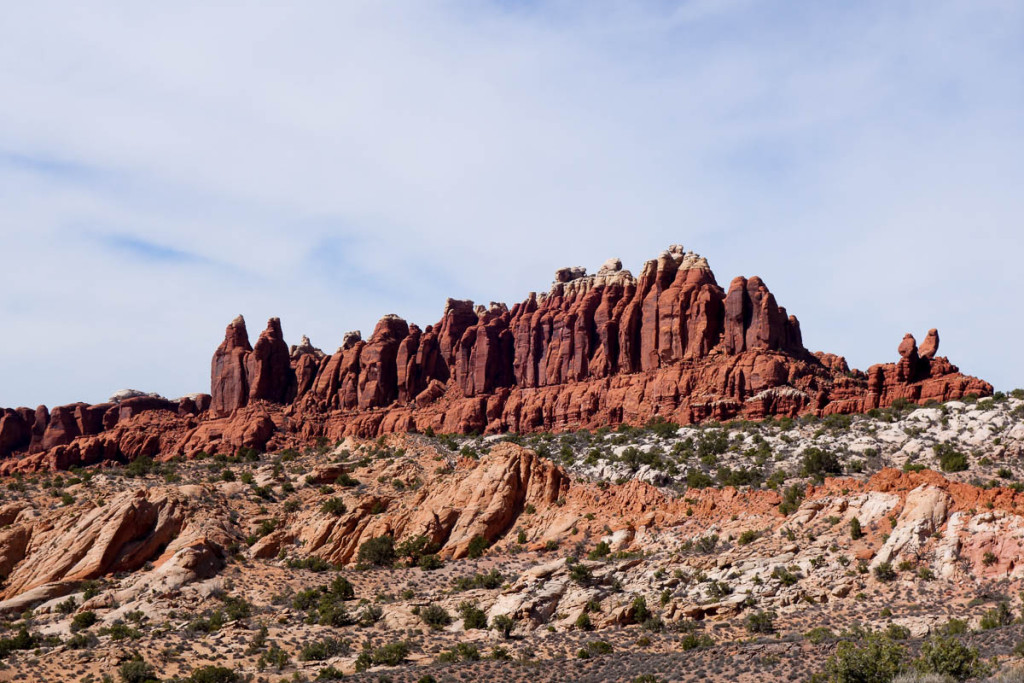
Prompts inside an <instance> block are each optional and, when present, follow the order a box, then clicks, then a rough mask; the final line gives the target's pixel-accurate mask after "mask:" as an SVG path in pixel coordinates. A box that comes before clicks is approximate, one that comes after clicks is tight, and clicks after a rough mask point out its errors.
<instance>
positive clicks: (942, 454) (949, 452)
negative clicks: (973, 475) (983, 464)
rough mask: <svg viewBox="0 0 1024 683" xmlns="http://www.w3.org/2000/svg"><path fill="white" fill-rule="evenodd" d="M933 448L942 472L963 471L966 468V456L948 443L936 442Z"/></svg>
mask: <svg viewBox="0 0 1024 683" xmlns="http://www.w3.org/2000/svg"><path fill="white" fill-rule="evenodd" d="M934 450H935V457H937V458H938V459H939V467H941V468H942V471H943V472H963V471H964V470H966V469H967V456H966V455H964V454H963V453H961V452H960V451H958V450H956V449H955V448H953V447H952V446H951V445H949V444H948V443H940V444H936V445H935V446H934Z"/></svg>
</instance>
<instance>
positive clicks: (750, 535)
mask: <svg viewBox="0 0 1024 683" xmlns="http://www.w3.org/2000/svg"><path fill="white" fill-rule="evenodd" d="M760 535H761V534H759V533H758V532H756V531H754V530H753V529H747V530H746V531H744V532H743V533H742V534H740V537H739V539H738V540H737V541H736V542H737V543H739V544H740V545H750V544H751V543H753V542H754V541H756V540H757V538H758V536H760Z"/></svg>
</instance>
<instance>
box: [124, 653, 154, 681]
mask: <svg viewBox="0 0 1024 683" xmlns="http://www.w3.org/2000/svg"><path fill="white" fill-rule="evenodd" d="M117 675H118V676H119V677H120V678H121V681H122V683H157V682H158V681H159V680H160V679H158V678H157V677H156V670H155V669H153V667H152V666H150V665H149V664H148V663H147V662H146V660H144V659H143V658H142V657H141V656H139V655H138V654H136V655H135V656H134V657H132V658H131V659H129V660H128V661H127V662H125V663H123V664H122V665H121V666H119V667H118V669H117Z"/></svg>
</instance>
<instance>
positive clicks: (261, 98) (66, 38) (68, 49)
mask: <svg viewBox="0 0 1024 683" xmlns="http://www.w3.org/2000/svg"><path fill="white" fill-rule="evenodd" d="M8 14H9V15H10V17H9V19H10V21H7V22H5V24H4V26H2V27H0V60H3V63H5V64H12V65H17V67H18V68H14V69H3V70H0V91H2V92H4V93H5V100H6V101H7V102H9V103H12V106H7V107H3V108H0V150H4V152H3V153H2V154H0V244H2V245H3V253H4V254H5V255H8V257H7V258H6V259H5V263H4V268H3V269H2V270H0V273H2V274H0V285H2V286H0V324H2V325H3V326H4V329H5V330H7V331H10V332H8V334H6V335H4V336H3V337H2V338H0V405H16V404H35V403H40V402H45V403H48V404H51V405H52V404H56V403H62V402H68V401H72V400H78V399H82V400H90V401H95V400H102V399H104V398H105V397H106V396H107V395H108V394H109V393H110V392H111V391H113V390H115V389H118V388H121V387H124V386H134V387H137V388H141V389H146V390H155V391H160V392H162V393H165V394H168V395H176V394H182V393H186V392H189V391H196V390H203V389H205V388H206V387H207V385H208V381H209V378H208V365H207V363H208V361H209V356H210V354H211V353H212V350H213V349H214V348H215V346H216V345H217V343H219V341H220V335H221V334H222V331H223V326H224V325H225V324H226V323H227V322H228V321H229V320H230V319H231V318H232V317H234V315H236V314H238V313H239V312H242V313H244V314H245V315H246V318H247V320H248V322H249V327H250V331H251V333H252V334H253V336H255V334H256V333H257V332H258V330H259V329H260V328H261V327H262V324H263V322H264V321H265V320H266V318H267V317H270V316H271V315H279V316H281V317H282V319H283V322H284V330H285V334H286V337H287V338H288V340H289V341H292V342H294V341H296V340H297V339H298V337H299V335H300V334H303V333H306V334H309V335H310V337H311V339H312V340H313V342H314V343H315V344H318V345H320V346H322V347H323V348H325V349H326V350H328V351H331V350H333V348H334V347H336V346H337V344H339V343H340V341H341V336H342V334H343V333H344V332H345V331H347V330H349V329H356V328H358V329H362V330H363V332H364V334H368V333H369V331H370V330H372V328H373V325H374V323H375V322H376V320H377V318H378V317H379V316H380V315H382V314H384V313H388V312H396V313H399V314H400V315H403V316H405V317H407V318H409V319H411V320H413V321H415V322H418V323H420V324H421V325H422V324H429V323H433V322H435V321H436V320H437V319H438V318H439V316H440V313H441V310H442V307H443V303H444V299H445V297H447V296H453V297H458V298H472V299H474V300H476V301H480V302H484V303H486V302H488V301H491V300H505V301H507V302H509V303H512V302H514V301H517V300H521V299H522V298H524V297H525V295H526V293H527V292H528V291H531V290H538V289H544V288H546V287H547V283H548V282H549V281H550V278H551V273H552V271H553V270H554V269H555V268H557V267H559V266H562V265H568V264H573V265H575V264H579V265H586V266H589V267H590V268H592V269H593V268H595V267H597V266H598V265H599V264H600V263H601V262H602V261H604V260H605V259H606V258H608V257H609V256H619V257H621V258H622V259H623V260H624V262H625V263H626V266H627V267H630V268H632V269H634V270H637V269H639V267H640V266H641V265H642V262H643V260H644V259H646V258H651V257H653V256H654V255H656V254H657V252H658V251H659V250H660V249H662V248H664V247H665V246H667V245H668V244H670V243H673V242H682V243H683V244H685V245H686V247H687V248H691V249H694V250H697V251H699V252H701V253H704V254H705V255H707V256H708V258H709V259H710V261H711V265H712V267H713V268H714V269H715V272H716V273H717V275H718V277H719V278H720V279H721V281H722V282H721V284H723V285H727V284H728V279H729V278H731V277H732V276H734V275H739V274H744V275H753V274H760V275H762V276H763V277H764V279H765V281H766V282H767V283H768V285H769V286H770V287H771V288H772V290H773V291H774V292H775V293H776V296H777V298H778V300H779V301H780V303H782V304H783V305H785V306H786V307H787V309H788V310H789V311H790V312H792V313H794V314H796V315H797V316H798V317H799V318H800V319H801V321H802V323H803V329H804V333H805V342H806V343H807V345H808V346H809V347H811V348H813V349H825V350H829V351H834V352H837V353H842V354H845V355H846V356H847V358H848V359H849V360H850V362H851V363H852V364H853V365H856V366H859V367H866V366H867V365H868V364H870V363H873V362H879V361H885V360H891V359H893V357H894V355H895V345H896V344H897V342H898V341H899V339H900V338H901V337H902V335H903V333H904V332H906V331H912V332H914V333H915V334H918V335H921V334H923V333H924V332H925V331H926V330H927V329H928V328H929V327H932V326H937V327H939V329H940V332H941V333H942V338H943V346H942V349H941V352H942V353H948V355H949V356H950V357H951V358H952V359H953V360H954V362H957V363H959V364H960V365H961V367H962V368H963V369H964V370H965V371H968V372H971V373H975V374H978V375H980V376H983V377H985V378H986V379H989V380H991V381H993V382H995V383H996V384H997V385H999V386H1000V387H1010V386H1015V385H1024V360H1021V358H1020V357H1019V354H1017V353H1016V348H1013V346H1014V344H1013V342H1012V341H1011V340H1014V339H1020V338H1022V337H1024V322H1022V320H1021V319H1020V317H1019V316H1015V315H1012V314H1010V312H1009V311H1008V307H1012V304H1011V303H1010V302H1011V301H1012V299H1011V298H1010V297H1011V296H1012V294H1011V293H1013V292H1016V291H1019V290H1020V288H1021V286H1022V285H1024V276H1022V275H1021V274H1020V273H1021V270H1020V268H1019V267H1018V266H1017V264H1016V260H1017V256H1016V255H1017V254H1019V253H1021V249H1022V247H1024V231H1022V230H1020V229H1019V227H1018V223H1019V220H1020V219H1019V216H1020V215H1021V214H1022V210H1024V199H1022V197H1021V193H1020V192H1019V190H1018V188H1019V187H1020V186H1021V185H1022V182H1024V168H1022V163H1021V161H1020V159H1022V158H1024V154H1022V152H1024V120H1022V119H1021V117H1020V116H1019V112H1020V111H1021V110H1022V106H1024V82H1022V81H1021V79H1020V78H1019V75H1018V74H1017V67H1016V65H1018V64H1020V63H1021V62H1022V61H1024V28H1022V27H1024V21H1022V19H1024V9H1022V8H1020V7H1019V6H1018V5H1017V4H1015V3H1006V2H936V3H929V4H928V5H927V6H923V5H914V4H904V3H882V2H877V3H866V4H861V5H857V6H855V7H852V6H849V5H848V4H845V3H830V2H825V3H815V4H813V5H793V4H788V3H770V2H757V1H753V0H750V1H745V0H737V1H735V2H713V3H711V2H703V1H700V2H664V1H653V0H652V1H651V2H640V3H636V2H612V1H607V2H604V1H599V2H593V3H585V4H582V5H581V4H579V3H567V2H530V3H507V2H496V3H493V4H481V3H468V2H458V1H454V0H453V1H446V2H418V1H417V2H411V1H410V2H404V3H403V2H399V3H398V4H393V3H392V4H389V5H388V6H386V7H385V6H383V5H381V4H380V3H374V2H369V1H366V2H360V1H356V2H347V3H326V2H309V3H292V4H289V5H287V6H269V5H264V6H256V7H247V8H245V9H242V8H239V7H227V6H217V7H213V6H209V5H208V4H203V3H189V2H185V3H179V4H176V5H175V6H174V7H168V8H161V9H153V8H151V7H142V6H139V5H137V4H134V3H116V2H111V3H106V4H105V11H103V12H98V11H95V8H86V7H84V6H75V7H67V6H57V5H53V6H48V4H47V3H45V2H41V3H23V4H22V5H19V6H16V7H13V8H12V9H11V10H10V12H9V13H8Z"/></svg>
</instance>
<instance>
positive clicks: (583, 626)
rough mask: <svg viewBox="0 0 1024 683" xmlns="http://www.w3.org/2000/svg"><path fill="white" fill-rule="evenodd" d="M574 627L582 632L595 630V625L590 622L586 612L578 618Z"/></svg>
mask: <svg viewBox="0 0 1024 683" xmlns="http://www.w3.org/2000/svg"><path fill="white" fill-rule="evenodd" d="M573 625H574V626H575V627H576V628H577V630H580V631H593V630H594V624H593V623H592V622H591V621H590V615H589V614H587V613H586V612H583V613H582V614H580V615H579V616H578V617H576V622H575V623H574V624H573Z"/></svg>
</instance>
